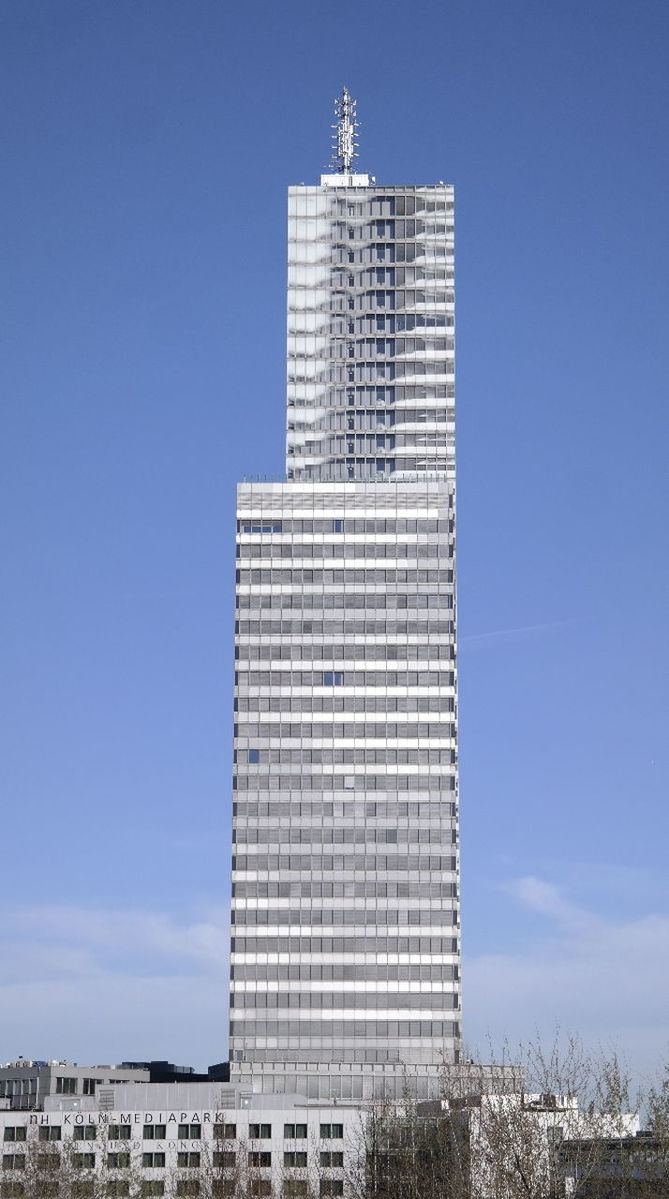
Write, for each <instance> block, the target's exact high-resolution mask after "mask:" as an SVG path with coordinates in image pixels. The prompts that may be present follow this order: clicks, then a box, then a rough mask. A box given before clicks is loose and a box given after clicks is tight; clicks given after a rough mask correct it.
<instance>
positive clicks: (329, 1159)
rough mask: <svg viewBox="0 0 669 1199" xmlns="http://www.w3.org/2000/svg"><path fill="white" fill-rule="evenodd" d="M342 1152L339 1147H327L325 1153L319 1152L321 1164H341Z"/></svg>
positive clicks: (342, 1159) (342, 1161)
mask: <svg viewBox="0 0 669 1199" xmlns="http://www.w3.org/2000/svg"><path fill="white" fill-rule="evenodd" d="M343 1164H344V1154H343V1153H342V1152H341V1150H339V1149H335V1150H330V1149H328V1150H327V1151H326V1152H325V1153H321V1165H322V1166H343Z"/></svg>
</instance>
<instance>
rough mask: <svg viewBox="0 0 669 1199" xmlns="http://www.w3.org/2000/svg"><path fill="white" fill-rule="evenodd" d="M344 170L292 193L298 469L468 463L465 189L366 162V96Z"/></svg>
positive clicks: (339, 472)
mask: <svg viewBox="0 0 669 1199" xmlns="http://www.w3.org/2000/svg"><path fill="white" fill-rule="evenodd" d="M335 115H336V117H337V121H336V124H335V125H334V126H333V157H332V171H333V173H332V174H327V175H322V176H321V180H320V186H318V187H291V188H290V189H289V193H288V388H287V444H286V471H287V477H288V479H295V480H297V479H303V480H307V479H312V480H321V481H326V480H331V481H341V482H346V481H351V480H370V479H390V478H394V479H397V480H400V479H408V478H409V479H410V478H415V477H416V475H417V474H421V475H422V474H425V473H428V474H430V475H431V476H432V477H438V478H449V479H452V478H453V477H454V472H455V438H454V434H455V427H454V409H455V373H454V372H455V362H454V351H455V343H454V337H455V311H454V303H455V296H454V197H453V188H452V187H451V186H448V185H446V184H443V183H439V184H437V185H435V186H425V187H419V186H406V187H401V186H391V187H381V186H379V185H378V184H377V183H376V180H375V179H374V178H373V177H372V176H370V175H362V174H354V173H353V169H354V167H353V164H354V160H355V158H356V157H357V140H356V130H357V120H356V108H355V101H354V100H353V99H352V98H351V96H350V94H349V92H348V90H347V89H346V88H344V90H343V92H342V94H341V96H340V97H339V99H338V100H337V101H336V103H335Z"/></svg>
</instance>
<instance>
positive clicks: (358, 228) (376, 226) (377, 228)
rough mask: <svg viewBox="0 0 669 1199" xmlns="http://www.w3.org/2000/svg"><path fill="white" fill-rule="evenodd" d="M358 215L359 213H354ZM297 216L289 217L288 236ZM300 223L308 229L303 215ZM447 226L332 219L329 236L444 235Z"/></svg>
mask: <svg viewBox="0 0 669 1199" xmlns="http://www.w3.org/2000/svg"><path fill="white" fill-rule="evenodd" d="M356 215H360V214H356ZM296 219H297V218H294V217H290V218H289V225H288V236H289V239H290V237H291V233H292V229H291V224H292V221H293V220H296ZM300 223H301V224H302V227H303V229H304V234H305V236H306V230H307V229H308V227H309V226H308V223H307V221H306V220H305V218H304V217H302V218H300ZM446 231H447V226H446V224H445V222H444V221H441V222H433V221H431V222H430V223H429V224H426V223H425V221H416V220H388V218H387V217H384V219H379V218H377V219H372V220H370V221H369V222H368V223H360V222H359V221H356V223H355V224H354V225H351V224H348V223H347V222H345V221H333V222H332V224H331V225H330V236H331V237H334V238H340V239H341V240H342V241H359V240H360V239H361V238H366V237H367V238H374V237H421V236H422V235H423V234H425V233H431V234H437V233H440V234H443V235H444V236H445V235H446ZM453 231H454V230H453V225H452V224H449V225H448V232H449V233H453Z"/></svg>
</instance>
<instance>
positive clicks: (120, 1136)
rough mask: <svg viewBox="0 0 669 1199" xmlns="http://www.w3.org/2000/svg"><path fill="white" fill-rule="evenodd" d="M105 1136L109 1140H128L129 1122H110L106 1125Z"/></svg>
mask: <svg viewBox="0 0 669 1199" xmlns="http://www.w3.org/2000/svg"><path fill="white" fill-rule="evenodd" d="M107 1136H108V1138H109V1140H110V1141H129V1140H130V1125H129V1124H110V1125H109V1126H108V1132H107Z"/></svg>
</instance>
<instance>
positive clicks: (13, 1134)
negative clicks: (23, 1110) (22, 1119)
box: [5, 1124, 26, 1141]
mask: <svg viewBox="0 0 669 1199" xmlns="http://www.w3.org/2000/svg"><path fill="white" fill-rule="evenodd" d="M25 1139H26V1127H25V1124H16V1125H14V1126H12V1125H10V1126H8V1127H7V1128H6V1129H5V1140H6V1141H25Z"/></svg>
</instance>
